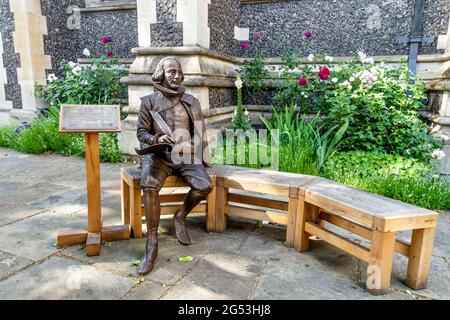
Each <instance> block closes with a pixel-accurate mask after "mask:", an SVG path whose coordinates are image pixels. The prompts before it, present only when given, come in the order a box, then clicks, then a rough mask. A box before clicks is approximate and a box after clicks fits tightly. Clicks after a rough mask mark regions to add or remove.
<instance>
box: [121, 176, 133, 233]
mask: <svg viewBox="0 0 450 320" xmlns="http://www.w3.org/2000/svg"><path fill="white" fill-rule="evenodd" d="M120 190H121V211H122V212H121V213H122V224H124V225H127V224H130V215H131V211H130V186H129V185H128V183H127V182H126V181H125V179H123V177H121V179H120Z"/></svg>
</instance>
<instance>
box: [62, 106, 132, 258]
mask: <svg viewBox="0 0 450 320" xmlns="http://www.w3.org/2000/svg"><path fill="white" fill-rule="evenodd" d="M59 117H60V118H59V131H60V132H64V133H84V141H85V145H86V154H85V156H86V189H87V201H88V203H87V205H88V225H87V230H80V229H72V230H61V231H60V232H59V233H58V237H57V242H56V243H57V244H58V246H69V245H74V244H85V245H86V254H87V255H88V256H97V255H99V254H100V249H101V241H102V240H103V241H112V240H128V239H129V238H130V229H129V226H128V225H119V226H112V227H107V226H106V227H104V226H103V223H102V210H101V209H102V203H101V190H100V139H99V136H100V133H101V132H119V131H120V106H118V105H80V104H63V105H61V110H60V114H59Z"/></svg>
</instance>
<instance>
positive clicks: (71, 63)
mask: <svg viewBox="0 0 450 320" xmlns="http://www.w3.org/2000/svg"><path fill="white" fill-rule="evenodd" d="M76 65H77V64H76V63H75V62H73V61H69V66H70V67H71V68H72V69H73V68H75V66H76Z"/></svg>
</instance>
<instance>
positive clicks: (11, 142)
mask: <svg viewBox="0 0 450 320" xmlns="http://www.w3.org/2000/svg"><path fill="white" fill-rule="evenodd" d="M18 128H19V124H18V123H15V122H11V123H9V124H7V125H6V126H4V127H0V147H4V148H14V146H15V143H16V141H17V129H18Z"/></svg>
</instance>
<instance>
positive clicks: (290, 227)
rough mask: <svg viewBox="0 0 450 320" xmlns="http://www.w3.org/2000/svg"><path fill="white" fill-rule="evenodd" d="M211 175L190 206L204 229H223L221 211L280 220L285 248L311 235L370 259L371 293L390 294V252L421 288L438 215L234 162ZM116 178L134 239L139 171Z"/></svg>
mask: <svg viewBox="0 0 450 320" xmlns="http://www.w3.org/2000/svg"><path fill="white" fill-rule="evenodd" d="M209 174H210V176H211V179H212V181H213V185H214V187H213V190H212V192H211V193H210V194H209V195H208V197H207V200H206V204H200V205H199V206H197V208H195V209H194V212H205V213H206V230H207V231H208V232H224V231H225V230H226V226H227V216H235V217H243V218H247V219H255V220H265V221H269V222H272V223H277V224H281V225H286V245H287V246H288V247H294V248H296V249H297V250H298V251H300V252H303V251H306V250H308V249H309V238H310V236H317V237H319V238H320V239H321V240H323V241H326V242H328V243H330V244H332V245H334V246H336V247H338V248H339V249H341V250H343V251H346V252H348V253H350V254H351V255H353V256H355V257H357V258H359V259H361V260H363V261H365V262H367V263H368V268H367V277H368V281H367V282H366V285H367V287H368V289H369V290H370V291H371V292H372V293H374V294H384V293H386V292H387V291H388V289H389V286H390V278H391V271H392V263H393V255H394V251H396V252H398V253H400V254H402V255H404V256H406V257H408V259H409V260H408V270H407V277H406V281H405V282H406V284H407V285H408V286H410V287H411V288H414V289H421V288H425V286H426V283H427V277H428V271H429V267H430V260H431V251H432V247H433V239H434V231H435V228H436V224H437V213H436V212H433V211H430V210H426V209H422V208H418V207H416V206H412V205H409V204H405V203H402V202H400V201H396V200H393V199H390V198H386V197H382V196H378V195H374V194H371V193H368V192H364V191H361V190H359V189H355V188H351V187H348V186H345V185H342V184H340V183H337V182H334V181H331V180H327V179H324V178H320V177H313V176H307V175H302V174H293V173H284V172H277V171H271V170H260V169H249V168H241V167H233V166H214V167H213V168H210V170H209ZM121 176H122V219H123V224H131V230H132V234H133V236H134V237H137V238H139V237H142V212H143V211H142V204H141V203H142V200H141V189H140V185H139V183H140V169H138V168H126V169H122V171H121ZM169 187H171V188H173V187H186V184H185V183H184V182H183V181H182V180H181V179H180V178H178V177H175V176H171V177H169V178H168V179H167V180H166V183H165V185H164V188H169ZM184 195H185V193H175V194H166V195H161V203H162V205H161V207H162V209H161V210H162V212H161V214H162V215H164V214H173V213H174V212H175V211H176V210H177V209H178V208H179V207H180V206H181V202H182V201H183V199H184ZM274 197H276V199H274ZM174 202H177V204H173V203H174ZM169 203H171V204H169ZM327 224H332V225H335V226H337V227H339V228H341V229H344V230H347V231H349V232H351V233H353V234H356V235H359V236H361V237H363V238H366V239H368V240H370V241H371V245H370V248H367V247H364V246H362V245H360V244H358V243H355V242H354V241H351V240H348V239H346V238H344V237H342V236H341V235H338V234H336V233H335V232H332V231H330V230H329V229H327V228H326V227H327ZM405 230H412V238H411V244H409V243H405V242H402V241H399V240H397V239H396V233H397V232H398V231H405Z"/></svg>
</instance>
